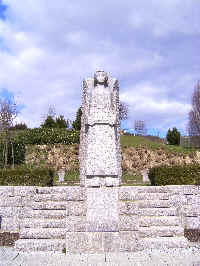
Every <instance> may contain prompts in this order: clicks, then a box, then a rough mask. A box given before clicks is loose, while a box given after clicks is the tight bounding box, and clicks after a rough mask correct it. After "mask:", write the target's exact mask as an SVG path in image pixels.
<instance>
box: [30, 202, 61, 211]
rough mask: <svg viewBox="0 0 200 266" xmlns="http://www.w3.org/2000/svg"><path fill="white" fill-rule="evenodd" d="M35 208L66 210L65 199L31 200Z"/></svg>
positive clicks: (31, 205)
mask: <svg viewBox="0 0 200 266" xmlns="http://www.w3.org/2000/svg"><path fill="white" fill-rule="evenodd" d="M29 206H30V207H32V209H33V210H66V202H65V201H56V202H55V201H45V202H29Z"/></svg>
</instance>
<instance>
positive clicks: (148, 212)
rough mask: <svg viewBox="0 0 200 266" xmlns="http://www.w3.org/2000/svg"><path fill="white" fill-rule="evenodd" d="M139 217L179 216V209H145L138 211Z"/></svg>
mask: <svg viewBox="0 0 200 266" xmlns="http://www.w3.org/2000/svg"><path fill="white" fill-rule="evenodd" d="M137 214H138V215H139V216H177V208H175V207H171V208H145V209H139V210H138V211H137Z"/></svg>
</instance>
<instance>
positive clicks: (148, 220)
mask: <svg viewBox="0 0 200 266" xmlns="http://www.w3.org/2000/svg"><path fill="white" fill-rule="evenodd" d="M138 219H139V225H140V226H143V227H145V226H146V227H149V226H178V225H180V224H181V221H180V218H179V217H177V216H166V217H165V216H140V217H139V218H138Z"/></svg>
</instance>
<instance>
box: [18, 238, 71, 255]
mask: <svg viewBox="0 0 200 266" xmlns="http://www.w3.org/2000/svg"><path fill="white" fill-rule="evenodd" d="M65 245H66V244H65V239H19V240H17V241H16V242H15V249H16V250H17V251H22V252H32V251H59V252H62V250H63V248H65Z"/></svg>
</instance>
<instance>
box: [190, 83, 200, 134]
mask: <svg viewBox="0 0 200 266" xmlns="http://www.w3.org/2000/svg"><path fill="white" fill-rule="evenodd" d="M188 133H189V136H191V137H193V136H195V137H196V136H200V81H198V82H197V84H196V86H195V88H194V92H193V95H192V109H191V110H190V112H189V122H188Z"/></svg>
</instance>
